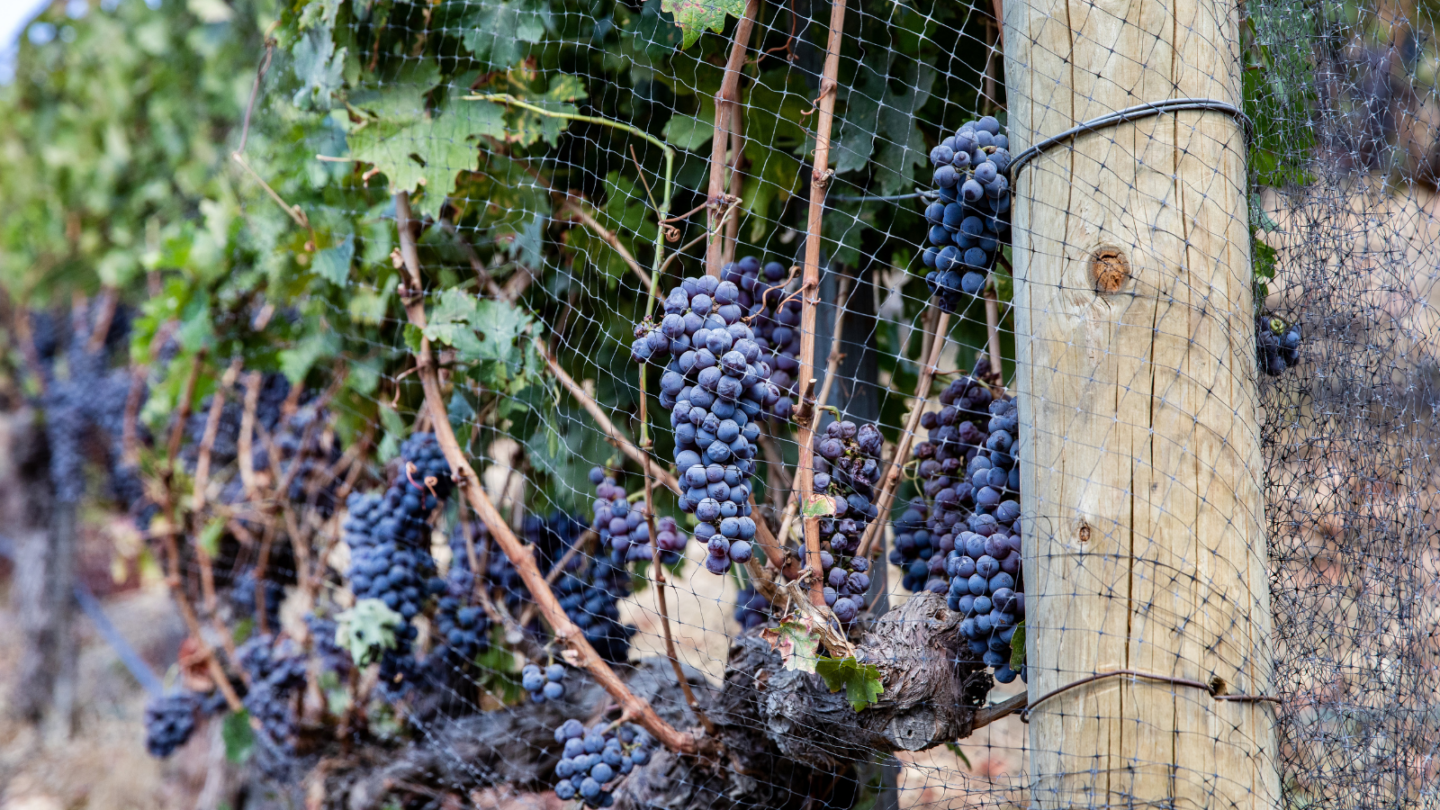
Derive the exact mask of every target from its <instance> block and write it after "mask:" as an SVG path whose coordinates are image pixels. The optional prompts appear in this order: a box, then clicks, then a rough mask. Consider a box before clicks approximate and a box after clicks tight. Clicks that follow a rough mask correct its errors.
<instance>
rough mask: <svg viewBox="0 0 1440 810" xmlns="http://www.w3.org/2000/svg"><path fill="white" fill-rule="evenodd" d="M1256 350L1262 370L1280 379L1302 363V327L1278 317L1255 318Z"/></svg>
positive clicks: (1264, 316)
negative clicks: (1286, 371)
mask: <svg viewBox="0 0 1440 810" xmlns="http://www.w3.org/2000/svg"><path fill="white" fill-rule="evenodd" d="M1255 349H1256V353H1257V356H1258V359H1259V361H1260V370H1261V371H1263V372H1265V373H1266V374H1268V375H1270V376H1271V377H1279V376H1280V375H1281V374H1284V373H1285V369H1288V368H1293V367H1294V366H1295V365H1297V364H1298V363H1299V362H1300V327H1299V325H1297V324H1290V323H1286V322H1285V319H1284V318H1281V317H1279V316H1276V315H1256V316H1255Z"/></svg>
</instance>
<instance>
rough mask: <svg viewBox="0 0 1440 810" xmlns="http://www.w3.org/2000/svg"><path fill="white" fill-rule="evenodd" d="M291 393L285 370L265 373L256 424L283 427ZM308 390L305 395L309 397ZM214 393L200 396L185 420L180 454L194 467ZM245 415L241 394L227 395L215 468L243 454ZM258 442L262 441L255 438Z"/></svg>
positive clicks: (214, 446) (214, 449)
mask: <svg viewBox="0 0 1440 810" xmlns="http://www.w3.org/2000/svg"><path fill="white" fill-rule="evenodd" d="M289 397H290V380H289V379H288V378H286V376H285V375H284V374H279V373H274V372H272V373H269V374H266V375H264V376H263V377H262V378H261V381H260V392H259V398H258V399H257V400H256V405H255V424H256V426H258V427H261V428H264V429H265V432H266V433H270V434H272V435H273V434H274V433H275V431H276V429H277V428H279V427H280V423H281V420H282V419H283V418H284V417H283V411H284V406H285V400H286V399H288V398H289ZM309 398H310V396H309V395H308V393H307V394H306V395H304V396H302V399H303V400H308V399H309ZM213 401H214V396H213V395H211V396H207V397H205V398H204V399H202V400H200V403H199V405H197V406H196V408H195V410H194V411H192V412H191V413H190V416H189V418H188V419H186V421H185V444H184V445H183V446H182V447H181V448H180V458H181V459H182V460H183V461H184V462H185V463H186V466H188V467H189V468H191V469H194V467H195V464H196V462H197V461H198V459H199V457H200V446H201V444H202V442H203V441H204V438H205V426H206V424H207V423H208V422H209V421H210V406H211V403H212V402H213ZM244 416H245V403H244V398H243V395H242V396H229V397H226V399H225V405H224V406H223V407H222V408H221V409H220V423H219V424H218V425H217V430H216V431H215V441H214V442H213V443H211V445H210V464H211V468H212V469H217V468H220V467H224V466H227V465H229V464H232V463H233V462H234V461H235V459H237V458H239V457H240V425H241V423H242V421H243V420H244ZM255 445H256V446H258V445H260V442H259V441H258V440H257V441H255ZM267 468H268V467H267V465H266V464H258V465H256V467H255V469H257V470H264V469H267Z"/></svg>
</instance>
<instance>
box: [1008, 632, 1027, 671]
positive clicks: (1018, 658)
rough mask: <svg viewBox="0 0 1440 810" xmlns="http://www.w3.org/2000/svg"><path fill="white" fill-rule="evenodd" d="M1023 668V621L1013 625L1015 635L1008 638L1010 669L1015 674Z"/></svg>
mask: <svg viewBox="0 0 1440 810" xmlns="http://www.w3.org/2000/svg"><path fill="white" fill-rule="evenodd" d="M1023 666H1025V620H1024V619H1021V620H1020V623H1019V624H1017V625H1015V635H1013V636H1011V637H1010V668H1011V669H1013V670H1015V671H1016V672H1019V671H1020V668H1021V667H1023Z"/></svg>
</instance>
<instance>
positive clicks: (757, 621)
mask: <svg viewBox="0 0 1440 810" xmlns="http://www.w3.org/2000/svg"><path fill="white" fill-rule="evenodd" d="M735 621H736V622H737V623H739V625H740V629H741V630H742V631H748V630H754V629H755V628H757V627H759V626H760V625H762V624H764V623H766V622H768V621H770V600H769V599H766V598H765V594H763V593H760V592H759V591H757V590H755V585H754V584H753V583H749V582H747V583H745V587H744V588H741V589H740V593H739V594H737V595H736V596H735Z"/></svg>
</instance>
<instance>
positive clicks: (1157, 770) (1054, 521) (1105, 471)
mask: <svg viewBox="0 0 1440 810" xmlns="http://www.w3.org/2000/svg"><path fill="white" fill-rule="evenodd" d="M1237 13H1238V12H1237V7H1236V4H1234V3H1221V2H1215V1H1214V0H1171V2H1170V3H1138V2H1118V0H1099V1H1097V0H1070V2H1062V1H1061V0H1006V3H1005V10H1004V14H1005V21H1004V22H1005V37H1004V42H1005V57H1006V59H1005V79H1006V90H1007V96H1008V102H1009V103H1008V107H1009V116H1010V118H1009V122H1008V123H1009V127H1010V137H1011V142H1012V144H1013V148H1012V152H1014V153H1015V154H1019V153H1020V152H1021V151H1022V150H1024V149H1025V148H1026V147H1028V146H1029V145H1031V144H1034V143H1037V142H1039V141H1040V140H1042V139H1044V138H1047V137H1050V136H1052V135H1056V134H1058V133H1061V132H1063V131H1064V130H1066V129H1069V128H1070V127H1072V126H1074V125H1076V124H1079V123H1081V122H1084V121H1088V120H1091V119H1094V118H1096V117H1098V116H1101V115H1104V114H1106V113H1111V112H1115V111H1117V110H1121V109H1124V108H1127V107H1132V106H1134V105H1137V104H1141V103H1144V102H1154V101H1164V100H1167V99H1175V98H1206V99H1215V100H1218V101H1222V102H1228V103H1230V104H1232V105H1236V106H1238V105H1239V104H1240V72H1239V71H1240V63H1239V52H1238V51H1239V35H1238V32H1237V26H1238V19H1237ZM1015 191H1016V193H1015V204H1014V205H1015V207H1014V215H1013V219H1014V226H1013V227H1014V234H1013V236H1014V271H1015V279H1016V284H1015V311H1016V331H1017V340H1016V344H1017V347H1018V359H1019V369H1018V372H1017V380H1016V384H1015V388H1016V390H1017V392H1018V394H1019V396H1020V398H1021V399H1020V402H1021V405H1020V417H1021V442H1022V445H1021V463H1022V474H1023V477H1022V483H1021V488H1022V491H1023V493H1024V504H1025V510H1026V513H1025V516H1024V523H1023V526H1024V533H1025V542H1026V562H1025V585H1026V591H1027V599H1028V601H1027V605H1026V606H1027V615H1028V620H1027V636H1026V653H1027V659H1028V662H1029V694H1030V699H1031V701H1032V705H1033V704H1034V701H1036V700H1037V699H1039V698H1040V697H1042V696H1044V695H1046V693H1049V692H1051V691H1052V690H1055V689H1058V688H1060V687H1063V686H1066V685H1068V684H1071V683H1074V682H1075V681H1078V680H1081V679H1084V678H1087V677H1090V676H1094V675H1096V674H1099V673H1104V672H1111V671H1115V670H1136V671H1141V672H1147V673H1154V674H1158V675H1162V676H1168V677H1176V678H1185V679H1190V680H1192V681H1199V682H1204V683H1209V682H1212V679H1216V678H1218V679H1220V680H1221V681H1223V682H1224V686H1223V687H1222V688H1223V689H1225V690H1228V691H1229V692H1230V693H1232V694H1233V693H1243V694H1247V695H1268V694H1273V692H1272V680H1271V673H1272V667H1271V650H1270V624H1271V622H1270V599H1269V577H1268V574H1267V566H1266V553H1265V535H1264V503H1263V498H1262V490H1261V475H1262V466H1261V456H1260V436H1259V430H1258V428H1257V424H1256V420H1257V410H1258V409H1257V395H1256V387H1255V382H1254V380H1255V349H1254V327H1253V321H1252V306H1253V304H1252V295H1251V268H1250V253H1249V238H1248V233H1247V224H1246V223H1247V215H1246V182H1245V135H1244V130H1243V128H1242V126H1241V124H1240V122H1239V121H1237V120H1236V119H1235V118H1234V117H1233V116H1231V115H1228V114H1226V113H1223V112H1215V111H1200V110H1185V111H1181V112H1176V113H1170V114H1165V115H1160V116H1156V117H1149V118H1145V119H1143V120H1138V121H1134V122H1130V123H1123V124H1119V125H1117V126H1111V127H1107V128H1104V129H1102V130H1099V131H1096V132H1091V133H1087V134H1082V135H1080V136H1079V137H1078V138H1076V139H1074V140H1072V141H1068V142H1065V143H1061V144H1059V145H1057V146H1055V147H1054V148H1051V149H1049V150H1047V151H1046V152H1045V153H1044V154H1043V155H1042V156H1040V157H1039V158H1037V159H1035V160H1033V161H1031V162H1030V163H1029V164H1028V165H1027V166H1025V167H1024V168H1023V169H1022V170H1021V171H1020V175H1019V177H1018V178H1016V184H1015ZM1217 683H1218V682H1217ZM1275 711H1276V707H1275V705H1274V704H1271V703H1255V702H1241V701H1221V700H1215V699H1214V698H1213V697H1212V696H1211V694H1210V693H1208V692H1207V691H1206V690H1204V689H1198V688H1195V687H1193V686H1185V685H1180V684H1175V683H1169V682H1163V681H1154V680H1146V679H1140V678H1134V677H1109V678H1104V679H1100V680H1096V681H1094V682H1091V683H1087V684H1085V685H1082V686H1079V687H1077V688H1074V689H1070V690H1068V691H1065V692H1064V693H1062V694H1059V695H1056V696H1055V697H1053V698H1050V699H1048V700H1045V701H1043V702H1041V703H1039V705H1036V706H1034V712H1033V715H1032V717H1031V723H1030V755H1031V769H1032V775H1031V788H1032V794H1031V799H1032V804H1033V806H1035V807H1045V808H1049V807H1055V808H1060V807H1063V808H1073V807H1096V806H1106V807H1121V806H1123V807H1138V806H1147V807H1196V808H1199V807H1206V808H1218V807H1244V808H1267V807H1275V806H1277V804H1278V800H1279V777H1278V772H1277V769H1276V760H1275V734H1274V712H1275Z"/></svg>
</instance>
